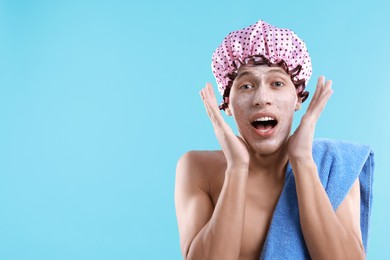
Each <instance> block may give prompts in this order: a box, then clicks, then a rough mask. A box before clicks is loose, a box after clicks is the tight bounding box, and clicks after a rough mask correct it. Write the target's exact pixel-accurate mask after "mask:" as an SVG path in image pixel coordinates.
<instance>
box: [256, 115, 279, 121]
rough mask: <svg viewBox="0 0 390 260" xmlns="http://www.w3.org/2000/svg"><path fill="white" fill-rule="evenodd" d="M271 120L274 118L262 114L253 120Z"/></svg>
mask: <svg viewBox="0 0 390 260" xmlns="http://www.w3.org/2000/svg"><path fill="white" fill-rule="evenodd" d="M271 120H275V119H274V118H272V117H269V116H263V117H259V118H257V119H256V120H255V121H271Z"/></svg>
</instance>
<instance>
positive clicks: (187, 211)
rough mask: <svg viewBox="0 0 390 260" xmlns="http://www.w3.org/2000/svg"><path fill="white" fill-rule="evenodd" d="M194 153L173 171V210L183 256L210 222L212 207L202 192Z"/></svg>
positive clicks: (200, 178)
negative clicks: (174, 208) (174, 209)
mask: <svg viewBox="0 0 390 260" xmlns="http://www.w3.org/2000/svg"><path fill="white" fill-rule="evenodd" d="M196 153H197V152H188V153H186V154H185V155H183V156H182V157H181V158H180V160H179V162H178V164H177V168H176V183H175V206H176V216H177V221H178V226H179V234H180V247H181V251H182V254H183V256H186V255H187V253H188V250H189V248H190V245H191V243H192V241H193V240H194V238H195V237H196V235H197V234H198V233H199V231H200V230H201V229H202V228H203V227H204V226H205V225H206V224H207V222H208V221H209V220H210V218H211V216H212V213H213V210H214V207H213V205H212V202H211V200H210V197H209V195H208V194H207V192H206V191H204V183H205V181H206V180H205V178H204V177H202V176H204V175H202V172H200V167H199V159H198V158H197V154H196Z"/></svg>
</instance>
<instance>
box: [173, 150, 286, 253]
mask: <svg viewBox="0 0 390 260" xmlns="http://www.w3.org/2000/svg"><path fill="white" fill-rule="evenodd" d="M184 157H188V160H191V162H190V164H191V165H194V166H195V167H191V168H192V171H191V172H182V173H183V174H184V175H187V176H181V177H183V178H182V179H181V178H179V176H178V180H177V181H186V182H187V183H188V184H187V185H191V186H192V187H193V189H188V190H194V191H195V192H194V193H193V194H192V195H191V196H192V198H193V199H194V200H197V198H198V199H199V203H203V204H206V202H205V201H204V200H203V201H202V202H200V201H201V200H202V198H203V199H205V200H207V199H208V200H209V205H210V206H209V207H199V208H197V213H198V215H199V211H204V212H203V214H200V215H203V216H205V217H208V218H210V217H211V215H212V213H213V211H214V209H215V205H216V204H217V201H218V198H219V195H220V193H221V189H222V186H223V183H224V180H225V171H226V159H225V157H224V155H223V153H222V151H192V152H189V153H188V154H187V155H186V156H184ZM270 177H271V176H270ZM270 177H265V176H262V175H260V174H256V173H253V172H250V173H249V174H248V179H247V187H246V199H245V220H244V228H243V235H242V242H241V250H240V257H239V259H242V260H244V259H248V260H249V259H251V260H252V259H259V257H260V254H261V251H262V248H263V245H264V242H265V239H266V235H267V231H268V228H269V225H270V223H271V219H272V215H273V212H274V209H275V206H276V204H277V202H278V199H279V196H280V193H281V191H282V188H283V184H284V174H283V175H282V176H281V177H279V178H277V179H276V178H275V177H274V178H270ZM180 179H181V180H180ZM179 194H181V193H180V191H179ZM178 205H180V203H179V204H178ZM186 206H188V205H186ZM205 220H206V219H205ZM205 220H204V221H205ZM207 221H208V219H207ZM204 224H205V223H203V225H204ZM184 243H185V242H184Z"/></svg>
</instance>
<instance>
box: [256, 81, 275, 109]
mask: <svg viewBox="0 0 390 260" xmlns="http://www.w3.org/2000/svg"><path fill="white" fill-rule="evenodd" d="M271 95H272V94H271V92H270V89H269V88H267V86H265V85H262V84H260V85H259V86H258V87H257V89H256V92H255V93H254V96H253V105H254V106H256V107H264V106H267V105H271Z"/></svg>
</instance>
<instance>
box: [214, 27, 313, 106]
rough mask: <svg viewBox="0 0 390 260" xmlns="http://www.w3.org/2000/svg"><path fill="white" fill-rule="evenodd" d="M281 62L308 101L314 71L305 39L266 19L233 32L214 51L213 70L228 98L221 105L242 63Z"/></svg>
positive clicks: (270, 63)
mask: <svg viewBox="0 0 390 260" xmlns="http://www.w3.org/2000/svg"><path fill="white" fill-rule="evenodd" d="M248 64H252V65H262V64H267V65H268V66H281V67H282V68H284V70H285V71H286V72H287V73H288V74H289V75H290V77H291V80H292V82H293V83H294V85H295V86H296V87H297V92H298V95H299V96H300V97H301V98H302V101H304V100H305V99H306V98H307V97H308V94H309V93H308V92H307V91H304V89H305V86H306V84H307V83H308V81H309V79H310V76H311V74H312V66H311V59H310V56H309V53H308V51H307V49H306V45H305V43H304V41H302V40H301V39H300V38H298V36H297V35H296V34H295V33H294V32H293V31H291V30H289V29H283V28H278V27H276V26H273V25H270V24H268V23H266V22H264V21H262V20H260V21H258V22H257V23H255V24H253V25H251V26H249V27H247V28H243V29H242V30H238V31H233V32H231V33H229V34H228V35H227V36H226V37H225V39H224V40H223V42H222V44H221V45H220V46H218V48H217V49H216V50H215V51H214V53H213V55H212V64H211V65H212V71H213V74H214V76H215V78H216V81H217V84H218V91H219V92H220V93H221V95H222V96H223V98H224V100H223V103H222V104H221V106H220V109H225V108H226V107H227V104H228V101H229V92H230V87H231V86H232V84H233V81H234V78H235V77H236V76H237V71H238V69H239V68H240V66H242V65H248Z"/></svg>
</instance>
